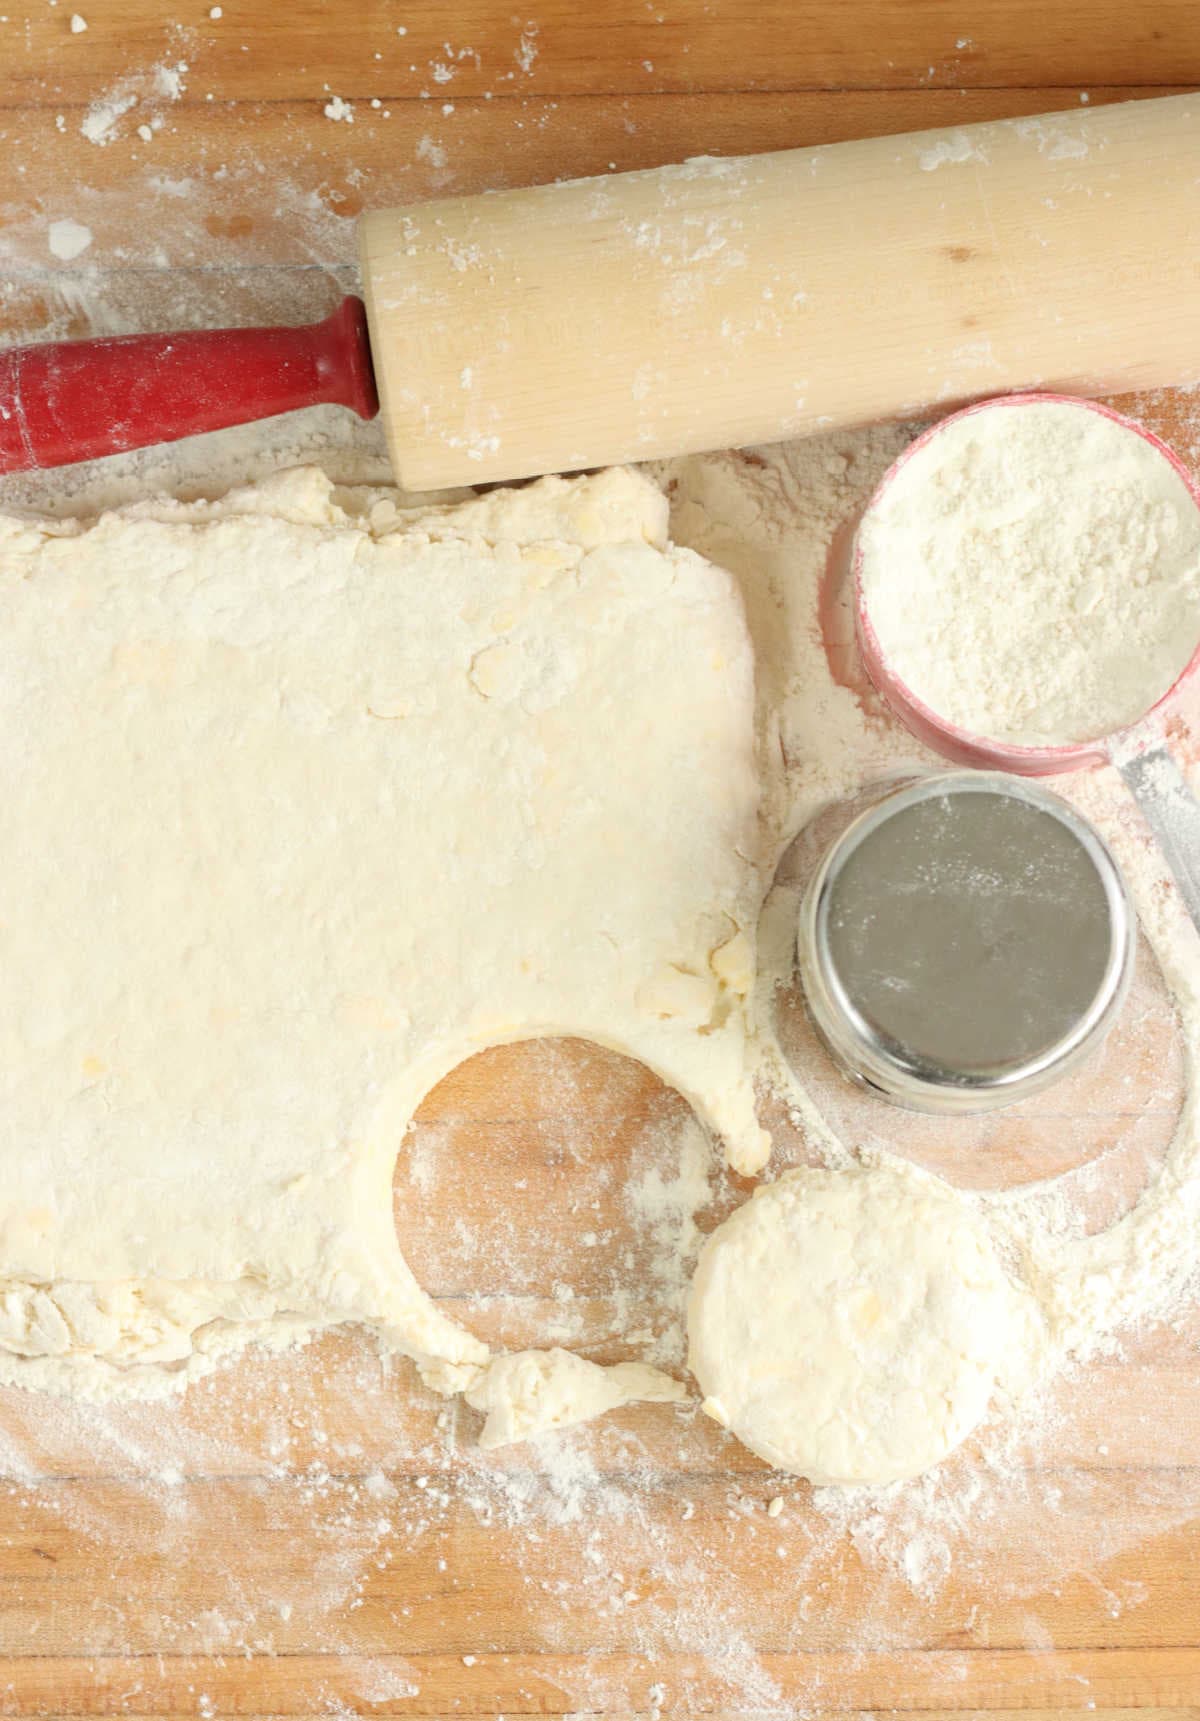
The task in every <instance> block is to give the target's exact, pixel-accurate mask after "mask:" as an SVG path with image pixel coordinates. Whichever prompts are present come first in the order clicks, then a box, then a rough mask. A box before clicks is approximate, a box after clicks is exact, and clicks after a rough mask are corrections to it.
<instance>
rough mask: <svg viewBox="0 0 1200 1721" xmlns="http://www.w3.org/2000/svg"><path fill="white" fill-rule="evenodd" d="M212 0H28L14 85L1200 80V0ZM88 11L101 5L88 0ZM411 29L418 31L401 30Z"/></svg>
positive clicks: (315, 93)
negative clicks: (80, 11) (81, 21)
mask: <svg viewBox="0 0 1200 1721" xmlns="http://www.w3.org/2000/svg"><path fill="white" fill-rule="evenodd" d="M207 10H208V8H207V7H206V6H200V5H197V6H195V7H194V8H193V7H188V8H186V9H185V8H182V7H177V6H164V5H162V4H161V3H157V0H102V3H98V4H94V5H93V6H92V8H91V11H90V12H87V13H86V15H87V21H88V30H87V32H86V34H85V35H82V36H75V35H72V33H71V31H70V27H69V22H68V19H69V16H70V11H69V8H68V6H67V5H66V3H65V0H63V3H62V4H60V5H59V6H58V7H57V8H56V9H50V8H38V9H34V8H24V7H17V8H15V9H14V10H12V11H11V12H10V14H9V23H8V24H7V26H3V25H0V30H6V31H7V35H6V36H0V43H3V51H4V62H5V77H4V83H5V85H6V86H7V88H8V89H9V90H10V91H11V92H12V94H13V96H14V97H15V98H16V99H18V100H22V101H25V102H30V101H35V102H39V103H45V102H57V103H62V102H67V101H72V100H75V101H78V100H81V99H86V100H90V99H91V92H92V91H93V89H94V87H95V83H96V81H97V80H100V81H102V82H115V81H116V80H117V79H119V78H121V77H123V76H125V75H126V74H127V73H128V71H129V67H130V61H131V48H132V49H133V50H134V54H133V57H134V59H135V61H136V60H137V59H140V60H141V61H142V62H143V63H148V62H152V61H153V60H156V59H161V58H170V59H171V60H172V62H173V63H177V62H178V61H180V60H183V61H184V62H186V64H187V66H188V68H189V90H188V96H187V99H188V100H189V102H195V101H202V100H204V99H205V97H206V96H207V94H208V93H209V92H210V91H211V92H212V93H213V95H214V99H216V100H218V101H264V100H265V101H294V100H310V101H316V100H321V101H324V100H325V99H326V94H327V91H328V90H333V91H336V92H337V93H338V94H340V95H342V96H343V97H351V96H357V97H367V98H369V97H371V96H379V97H404V96H409V97H416V96H419V95H420V93H421V92H422V91H428V92H429V93H430V94H432V95H436V96H438V97H439V98H443V97H445V96H447V95H448V96H450V97H452V98H457V97H459V96H464V97H465V96H475V95H482V94H483V92H484V91H491V92H492V94H493V96H500V95H503V94H505V93H511V92H514V91H515V92H517V93H520V94H530V95H539V96H579V95H612V94H616V95H635V94H645V93H647V92H652V91H659V90H667V91H673V92H696V91H737V92H742V91H746V90H794V89H810V90H811V89H818V90H820V89H881V88H896V87H916V88H922V89H923V88H929V87H934V86H942V87H949V88H958V87H971V88H975V89H982V88H993V87H1007V86H1022V85H1027V86H1045V85H1049V84H1060V85H1061V84H1077V83H1083V84H1085V85H1087V84H1114V83H1123V84H1137V85H1141V86H1153V85H1158V84H1173V83H1181V82H1182V83H1192V82H1196V81H1198V80H1200V18H1198V17H1197V13H1196V8H1195V7H1194V6H1193V5H1191V4H1190V3H1189V0H1154V4H1152V5H1141V6H1138V5H1129V4H1122V3H1121V0H1060V3H1059V4H1057V5H1050V6H1048V5H1045V4H1037V3H1036V0H1004V3H998V0H919V3H917V4H914V3H913V0H868V3H865V4H861V3H854V4H847V3H846V0H800V3H796V0H758V3H756V4H754V5H753V6H751V5H749V4H745V3H739V0H605V3H603V4H599V5H589V6H580V5H577V4H576V3H575V0H539V3H538V4H537V5H536V6H534V5H530V6H527V7H525V8H517V7H512V6H507V5H505V6H497V5H495V4H494V3H492V0H456V4H455V5H454V7H453V8H448V7H446V6H445V5H442V4H440V3H439V0H411V3H409V0H404V3H399V0H356V3H355V4H354V5H353V8H349V7H345V6H339V5H333V4H328V3H326V0H289V3H288V5H287V7H286V9H281V8H278V7H274V6H272V5H270V4H269V3H268V0H257V3H255V0H231V3H230V4H229V5H227V6H225V7H224V8H223V15H222V16H221V18H220V19H219V20H216V21H214V20H211V19H210V18H208V17H207V16H206V13H207ZM85 11H86V8H85ZM399 28H403V29H404V31H405V34H404V35H402V36H401V35H398V34H397V30H398V29H399Z"/></svg>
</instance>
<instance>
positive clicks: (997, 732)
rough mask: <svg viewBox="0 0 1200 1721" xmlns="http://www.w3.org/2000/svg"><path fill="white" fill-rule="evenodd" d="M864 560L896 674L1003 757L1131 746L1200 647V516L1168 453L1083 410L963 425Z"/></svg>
mask: <svg viewBox="0 0 1200 1721" xmlns="http://www.w3.org/2000/svg"><path fill="white" fill-rule="evenodd" d="M858 543H859V546H860V550H861V556H862V563H861V580H862V591H863V597H864V600H865V603H866V608H867V612H868V615H869V617H870V621H871V625H872V627H873V628H874V631H875V634H876V637H877V639H878V642H879V646H880V648H881V650H882V653H883V656H884V658H885V660H886V662H887V664H888V666H889V667H890V668H891V669H892V671H893V672H894V673H895V674H896V675H897V676H898V677H899V678H900V680H901V681H902V682H903V683H904V684H905V686H906V687H907V688H908V690H909V691H910V692H911V693H913V694H915V695H916V697H917V698H918V699H919V700H921V701H922V702H923V703H924V704H925V705H927V706H928V707H930V709H931V710H932V711H933V712H934V713H935V714H936V715H937V716H939V717H942V718H945V719H947V720H948V721H949V722H951V723H953V724H955V725H957V726H958V727H959V728H961V729H966V730H968V731H970V732H971V733H972V734H975V735H981V736H986V737H988V738H989V739H992V740H995V741H1000V742H1008V743H1014V744H1016V745H1019V746H1033V747H1037V746H1056V745H1061V744H1063V743H1067V742H1073V741H1086V740H1091V739H1093V738H1096V737H1098V736H1102V735H1106V734H1109V733H1110V732H1111V731H1113V730H1117V729H1121V728H1124V727H1125V726H1126V725H1128V724H1130V723H1133V722H1135V721H1136V720H1137V719H1138V718H1139V717H1141V716H1142V714H1143V713H1144V712H1145V711H1147V710H1148V709H1149V708H1150V707H1151V706H1152V705H1154V704H1155V703H1156V702H1157V701H1158V700H1159V699H1161V698H1162V696H1163V695H1164V694H1165V693H1166V692H1167V691H1168V690H1169V689H1170V687H1171V685H1172V684H1173V683H1174V681H1175V680H1176V678H1177V677H1178V676H1179V675H1180V673H1181V672H1182V671H1183V669H1184V668H1185V667H1186V665H1187V662H1188V659H1189V658H1190V657H1191V655H1192V652H1193V650H1194V649H1195V647H1196V644H1197V641H1198V640H1200V509H1198V508H1197V506H1196V502H1195V499H1194V498H1193V496H1192V494H1191V491H1190V490H1189V488H1188V485H1187V483H1186V482H1185V480H1184V478H1183V476H1182V475H1181V474H1180V473H1179V472H1178V471H1177V470H1176V469H1175V467H1174V466H1173V465H1172V464H1171V462H1170V461H1169V460H1167V459H1166V458H1164V456H1163V455H1162V453H1161V452H1160V450H1159V449H1158V447H1157V446H1156V445H1155V444H1154V443H1152V442H1150V441H1149V440H1148V439H1147V438H1146V437H1144V436H1142V435H1141V434H1139V433H1138V432H1137V431H1136V430H1135V429H1133V428H1131V427H1130V426H1128V425H1126V424H1124V423H1122V422H1120V421H1118V420H1115V419H1113V418H1110V417H1109V416H1107V415H1106V414H1103V413H1100V412H1097V411H1095V410H1093V409H1092V408H1090V407H1089V406H1087V405H1086V404H1083V403H1077V402H1069V401H1063V402H1060V401H1052V400H1033V401H1029V402H1023V403H1020V404H1012V405H1008V404H1004V405H998V406H995V407H992V408H989V409H987V410H985V411H982V412H969V413H965V414H963V415H961V416H959V417H957V418H955V419H953V420H951V421H950V422H949V423H948V424H947V425H946V426H945V427H943V428H941V429H939V430H938V431H937V432H936V433H935V434H934V435H933V436H931V437H930V439H929V440H928V441H927V442H926V443H925V444H924V445H923V446H921V447H919V448H917V449H916V450H915V451H914V452H913V453H912V454H911V455H910V456H909V457H908V459H906V460H905V461H904V462H903V463H902V464H901V465H900V466H899V468H898V469H897V471H896V472H895V473H894V475H893V476H892V477H891V478H890V479H889V480H888V482H887V483H886V484H885V485H884V486H883V488H882V490H881V492H880V494H879V496H878V498H877V499H876V501H875V502H874V503H873V504H872V506H871V507H870V508H869V509H868V511H867V513H866V515H865V517H864V519H863V522H862V525H861V527H860V530H859V535H858Z"/></svg>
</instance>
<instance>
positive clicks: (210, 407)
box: [0, 298, 379, 472]
mask: <svg viewBox="0 0 1200 1721" xmlns="http://www.w3.org/2000/svg"><path fill="white" fill-rule="evenodd" d="M322 401H328V402H332V403H334V404H335V405H338V406H348V407H351V408H352V409H353V410H354V411H355V412H357V413H358V414H359V415H360V416H361V417H363V418H373V417H374V416H375V414H376V413H377V412H378V410H379V399H378V396H377V394H376V392H375V377H374V372H373V370H372V367H371V352H370V346H369V343H368V340H367V320H366V313H365V311H364V310H363V303H362V300H361V299H355V298H348V299H343V300H342V303H341V304H340V305H339V306H338V308H337V310H336V311H334V313H333V315H332V316H329V317H326V318H325V320H324V322H320V323H309V324H305V325H304V326H302V327H300V328H290V329H288V328H284V329H198V330H192V331H189V332H187V333H184V334H174V335H171V334H167V335H117V336H114V337H112V338H109V339H103V340H95V341H59V342H54V343H51V344H48V345H45V346H32V347H9V348H7V349H3V350H0V472H29V471H34V470H36V469H38V468H39V467H43V466H69V465H70V464H72V462H74V461H77V460H92V459H94V458H95V457H96V456H97V455H101V454H118V453H120V451H121V450H122V449H126V448H145V447H147V446H148V445H149V444H151V443H155V442H176V441H178V439H179V438H180V437H181V436H194V435H196V434H197V432H199V431H202V430H221V429H223V428H224V427H225V426H227V425H231V424H248V423H250V422H251V420H254V419H259V418H273V417H274V416H275V415H276V414H277V413H280V412H291V411H292V410H293V408H295V407H300V406H315V405H317V404H318V403H319V402H322Z"/></svg>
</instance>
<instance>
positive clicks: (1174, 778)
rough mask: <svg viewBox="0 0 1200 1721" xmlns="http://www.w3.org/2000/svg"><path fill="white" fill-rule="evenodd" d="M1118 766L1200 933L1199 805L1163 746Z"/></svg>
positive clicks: (1149, 749)
mask: <svg viewBox="0 0 1200 1721" xmlns="http://www.w3.org/2000/svg"><path fill="white" fill-rule="evenodd" d="M1116 765H1117V769H1118V771H1120V773H1121V776H1122V778H1123V779H1124V781H1125V785H1126V787H1127V788H1128V790H1129V792H1130V794H1131V795H1132V796H1133V798H1134V800H1135V801H1136V802H1137V804H1138V807H1139V809H1140V811H1141V813H1142V817H1143V818H1144V819H1145V821H1146V823H1147V824H1148V825H1149V826H1150V829H1151V831H1152V832H1153V833H1154V838H1155V841H1156V842H1157V843H1158V846H1159V848H1160V849H1161V850H1162V853H1163V856H1164V858H1165V860H1166V862H1167V865H1168V866H1169V867H1170V869H1171V871H1172V873H1173V874H1174V877H1175V882H1176V884H1177V885H1178V886H1179V894H1180V895H1181V896H1182V898H1183V901H1184V906H1185V907H1186V908H1187V911H1188V913H1189V914H1190V915H1191V917H1192V924H1193V925H1194V926H1195V927H1196V930H1197V931H1200V802H1198V801H1197V800H1196V797H1195V796H1194V795H1193V794H1192V791H1191V790H1190V789H1189V787H1188V784H1187V779H1186V777H1185V776H1184V774H1183V772H1182V771H1181V770H1180V768H1179V763H1178V761H1177V760H1176V758H1175V757H1174V755H1173V754H1172V752H1171V750H1170V748H1169V747H1167V746H1166V745H1165V744H1164V743H1160V744H1159V745H1158V746H1157V747H1148V748H1147V749H1146V751H1145V752H1144V753H1138V754H1137V755H1136V756H1134V757H1132V758H1126V759H1119V760H1117V761H1116Z"/></svg>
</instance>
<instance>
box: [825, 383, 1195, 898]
mask: <svg viewBox="0 0 1200 1721" xmlns="http://www.w3.org/2000/svg"><path fill="white" fill-rule="evenodd" d="M1036 404H1053V405H1058V406H1071V407H1076V408H1078V410H1079V411H1080V412H1095V413H1099V414H1100V415H1101V416H1102V417H1104V418H1108V419H1111V420H1112V421H1113V422H1114V423H1116V424H1119V425H1121V426H1123V428H1125V429H1126V430H1129V431H1131V432H1132V433H1133V434H1134V435H1136V436H1139V437H1141V438H1142V440H1143V441H1144V442H1148V443H1149V444H1150V446H1151V447H1152V448H1153V449H1154V450H1155V452H1156V453H1157V454H1158V455H1160V456H1161V458H1162V459H1163V460H1165V461H1167V463H1168V464H1169V465H1170V466H1171V467H1172V468H1173V469H1174V471H1175V472H1176V473H1177V474H1178V476H1179V477H1180V478H1181V479H1182V481H1183V483H1184V485H1185V486H1186V488H1187V491H1188V494H1189V495H1190V496H1191V498H1192V502H1193V503H1194V505H1195V507H1196V509H1197V511H1198V512H1200V485H1197V482H1196V480H1195V478H1194V477H1193V476H1192V474H1191V472H1189V470H1188V469H1187V467H1186V466H1185V465H1184V463H1183V462H1182V460H1180V459H1179V457H1178V455H1177V454H1175V453H1174V451H1173V450H1172V449H1170V448H1168V447H1167V445H1166V443H1165V442H1163V441H1162V440H1161V439H1160V438H1159V437H1157V436H1155V435H1154V434H1153V432H1151V431H1149V430H1147V429H1146V428H1145V427H1144V426H1143V425H1140V424H1137V423H1135V421H1134V420H1133V419H1131V418H1127V417H1125V416H1124V415H1123V414H1122V413H1119V412H1114V411H1113V409H1112V408H1111V407H1109V406H1103V405H1101V404H1100V402H1099V401H1093V400H1081V399H1078V398H1077V397H1075V396H1071V395H1064V394H1038V393H1033V394H1011V395H1002V396H998V397H997V398H995V399H993V400H983V401H979V402H977V403H976V404H975V405H974V406H968V407H965V408H964V409H963V411H961V412H956V413H952V414H950V415H949V417H947V418H943V419H941V420H940V421H939V422H938V423H937V424H934V425H931V426H930V427H929V429H928V430H926V431H924V432H923V433H922V434H921V435H920V436H918V437H917V438H916V440H915V441H913V442H911V443H910V444H909V446H908V447H907V448H906V449H905V450H904V452H903V454H901V455H900V457H899V459H897V460H896V461H894V462H893V463H892V465H891V466H890V467H889V468H888V470H887V472H886V473H885V474H884V476H883V478H882V480H881V481H880V483H879V484H878V486H877V487H876V489H875V492H874V494H873V495H872V496H871V499H870V500H869V501H868V503H867V505H866V507H865V508H864V510H863V513H862V516H861V517H860V522H859V528H860V529H859V530H858V531H856V533H855V539H854V549H853V556H852V575H853V586H854V618H855V633H856V636H857V640H858V647H859V651H860V654H861V656H862V661H863V666H864V668H865V669H866V672H867V674H868V676H869V677H870V679H871V682H872V684H873V685H874V687H875V689H876V691H877V692H878V693H879V694H880V696H881V697H882V698H883V700H884V702H885V703H886V704H887V706H888V707H889V708H890V710H891V711H893V712H894V713H895V715H896V716H897V717H898V718H899V719H900V721H901V722H902V723H903V724H904V725H905V727H906V728H907V729H909V730H910V731H911V732H912V733H913V734H914V735H916V736H917V737H918V739H920V740H922V741H924V742H925V743H926V745H927V746H929V747H932V748H933V749H934V751H935V752H937V753H940V754H941V755H942V757H943V758H946V759H951V760H953V761H954V762H955V763H956V764H960V765H973V766H977V767H979V768H981V769H984V770H992V771H1012V772H1014V773H1015V774H1017V775H1019V776H1022V777H1042V776H1051V775H1055V774H1057V773H1059V772H1065V771H1075V770H1078V769H1080V768H1082V767H1085V766H1091V765H1100V764H1106V763H1112V764H1113V765H1115V766H1116V768H1117V770H1118V771H1119V772H1120V773H1121V776H1122V777H1123V778H1124V780H1125V782H1126V784H1127V785H1128V787H1129V789H1130V791H1131V793H1132V794H1133V796H1134V797H1135V799H1136V800H1137V802H1138V805H1139V807H1140V808H1141V811H1142V813H1143V814H1144V816H1145V818H1146V821H1147V823H1148V824H1149V825H1150V828H1151V829H1152V831H1153V832H1154V835H1155V837H1156V839H1157V841H1158V843H1159V846H1160V847H1161V849H1162V851H1163V853H1164V855H1165V857H1166V859H1167V861H1168V862H1169V864H1170V866H1171V868H1172V871H1173V872H1174V874H1175V877H1176V880H1177V882H1178V884H1179V888H1180V891H1181V893H1182V895H1183V897H1184V900H1185V902H1186V903H1187V906H1188V911H1189V913H1190V914H1191V916H1192V919H1193V920H1194V921H1195V922H1196V925H1197V927H1200V806H1198V805H1197V803H1196V801H1195V799H1194V797H1193V796H1192V794H1191V791H1190V789H1189V788H1188V786H1187V782H1186V779H1185V778H1184V775H1183V772H1182V771H1181V770H1180V767H1179V764H1178V762H1177V761H1176V760H1175V759H1174V758H1173V756H1172V755H1171V753H1170V751H1169V749H1168V748H1167V746H1166V744H1165V742H1163V741H1162V740H1161V739H1158V738H1157V737H1155V738H1154V739H1150V738H1147V739H1146V741H1145V742H1144V743H1143V742H1142V741H1141V740H1140V738H1139V737H1140V734H1141V731H1142V730H1143V727H1144V726H1145V725H1146V723H1147V720H1148V719H1149V718H1151V717H1154V716H1156V715H1158V714H1160V713H1162V712H1163V710H1164V709H1165V708H1166V707H1167V706H1169V705H1171V704H1172V703H1173V702H1174V701H1175V700H1176V699H1177V698H1178V696H1179V693H1180V692H1181V690H1182V689H1183V687H1184V686H1185V685H1186V684H1187V683H1188V682H1189V681H1190V680H1191V679H1192V677H1193V676H1195V675H1196V674H1197V672H1198V671H1200V610H1198V612H1197V615H1196V646H1195V649H1194V650H1193V652H1192V654H1191V657H1190V658H1189V660H1188V662H1187V663H1186V665H1185V666H1184V668H1183V670H1182V671H1181V673H1180V674H1179V675H1178V676H1177V677H1176V679H1175V681H1174V682H1173V684H1172V685H1171V686H1170V687H1169V688H1168V689H1167V691H1166V692H1165V693H1164V694H1162V696H1161V697H1160V698H1159V699H1157V700H1156V701H1155V702H1154V704H1153V705H1152V706H1150V707H1149V709H1148V710H1147V711H1145V712H1144V713H1143V714H1142V716H1141V717H1139V718H1138V719H1137V721H1136V722H1134V723H1132V724H1130V725H1128V726H1127V727H1125V728H1124V729H1121V730H1118V731H1115V732H1114V733H1112V734H1109V735H1101V736H1097V737H1095V738H1093V739H1091V740H1086V741H1073V742H1068V743H1065V744H1063V745H1060V746H1050V747H1026V746H1020V745H1017V744H1016V743H1010V742H1004V741H995V740H992V739H991V738H990V737H988V736H983V735H975V734H972V733H971V732H970V731H969V730H966V729H962V728H960V727H959V726H958V725H957V724H955V723H951V722H950V721H948V720H947V719H946V718H944V717H942V716H941V715H940V714H939V713H938V712H936V711H934V710H932V709H931V708H930V707H929V706H928V705H927V704H925V702H924V701H923V700H922V699H920V698H918V697H917V695H916V694H915V693H914V692H913V691H912V689H911V688H910V687H908V686H907V685H906V684H905V683H904V681H903V680H901V678H900V676H898V675H897V674H896V672H895V671H894V670H893V668H892V667H891V665H890V663H889V662H888V660H887V656H886V654H885V653H884V650H883V648H882V646H881V645H880V643H879V638H878V636H877V634H876V632H875V629H874V627H873V626H872V624H871V616H870V611H869V608H868V605H867V601H866V597H865V594H864V591H863V579H862V570H863V550H862V540H861V525H862V522H863V521H865V520H867V519H869V518H870V517H871V515H872V512H873V511H874V510H876V509H877V508H878V507H879V505H880V503H881V501H882V499H883V498H884V496H886V494H887V491H888V489H889V487H890V486H891V484H892V483H893V482H894V481H895V479H896V477H897V475H898V474H899V473H900V472H902V471H903V470H904V468H905V466H907V464H908V462H909V461H910V460H911V459H912V458H913V456H914V455H916V454H917V453H919V452H920V451H921V450H922V449H924V448H926V447H928V445H929V444H930V443H931V442H932V441H934V440H935V438H937V437H938V436H940V435H941V434H942V432H943V431H944V430H945V429H946V428H947V426H948V425H951V424H956V423H958V422H959V420H960V419H963V418H968V417H971V416H974V415H976V414H978V413H985V412H1005V411H1008V410H1010V409H1011V408H1013V407H1015V406H1029V405H1036Z"/></svg>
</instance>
